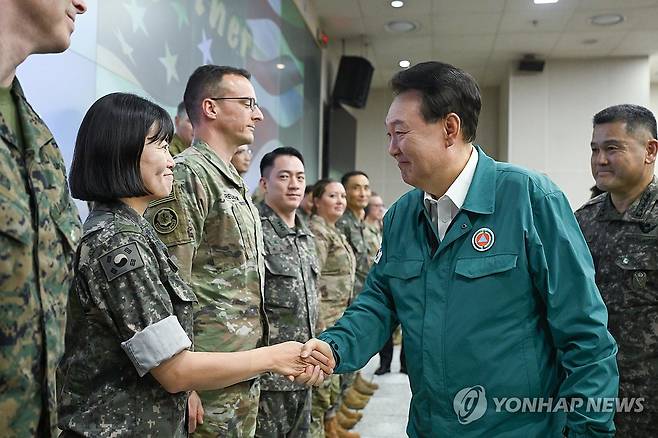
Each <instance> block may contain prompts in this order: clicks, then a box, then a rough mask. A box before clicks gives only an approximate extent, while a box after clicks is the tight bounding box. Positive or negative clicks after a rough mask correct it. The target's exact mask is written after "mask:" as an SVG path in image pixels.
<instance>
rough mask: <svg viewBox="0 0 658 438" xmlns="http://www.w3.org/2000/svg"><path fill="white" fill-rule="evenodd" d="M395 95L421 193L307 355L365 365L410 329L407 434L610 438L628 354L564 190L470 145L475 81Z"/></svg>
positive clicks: (401, 209)
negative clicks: (620, 354)
mask: <svg viewBox="0 0 658 438" xmlns="http://www.w3.org/2000/svg"><path fill="white" fill-rule="evenodd" d="M392 85H393V90H394V92H395V99H394V101H393V103H392V104H391V107H390V109H389V112H388V116H387V118H386V127H387V132H388V137H389V146H388V149H389V153H390V154H391V155H392V156H393V157H394V158H395V159H396V161H397V163H398V167H399V168H400V171H401V174H402V179H403V180H404V181H405V182H407V183H408V184H410V185H413V186H415V187H416V189H415V190H412V191H411V192H409V193H407V194H406V195H404V196H402V198H400V199H399V200H398V201H397V202H396V203H395V204H394V205H393V206H392V207H391V209H390V211H389V212H388V213H387V215H386V217H385V218H384V236H383V242H382V247H381V249H380V252H379V254H378V255H377V256H376V257H375V264H374V265H373V268H372V269H371V271H370V274H369V276H368V279H367V280H366V284H365V287H364V289H363V291H362V292H361V294H359V296H358V297H357V299H356V300H355V302H354V303H353V304H352V305H351V306H350V307H349V308H348V309H347V311H346V312H345V314H344V316H343V317H342V318H341V319H340V320H339V321H338V322H337V323H336V325H335V326H334V327H332V328H330V329H328V330H327V331H325V332H324V333H323V334H322V335H320V337H319V339H320V340H315V339H314V340H311V341H309V342H308V343H307V345H306V346H305V352H304V353H303V355H306V354H309V353H310V352H311V351H312V350H313V349H317V350H320V351H323V352H325V353H326V354H328V353H329V352H333V354H334V357H335V359H336V362H337V363H338V367H337V369H336V371H337V372H338V373H346V372H351V371H354V370H357V369H359V368H361V367H363V366H364V365H365V364H366V363H367V362H368V360H369V359H370V358H371V357H372V356H373V355H374V354H376V353H377V352H378V351H379V350H380V349H381V347H382V345H384V343H385V342H386V340H387V339H388V337H389V336H390V335H391V332H392V331H393V329H394V328H395V326H396V324H397V323H398V322H399V323H400V324H401V325H402V330H403V337H404V347H405V353H406V354H407V370H408V372H409V380H410V382H411V390H412V393H413V397H412V401H411V408H410V415H409V424H408V426H407V433H408V434H409V436H411V437H437V436H446V437H455V436H459V437H462V438H466V437H542V438H543V437H560V436H562V435H563V434H564V435H566V436H569V437H608V436H613V435H614V425H613V415H614V411H615V406H614V404H615V397H616V396H617V388H618V381H619V377H618V372H617V363H616V359H615V355H616V353H617V346H616V344H615V341H614V339H613V338H612V336H611V335H610V334H609V332H608V330H607V328H606V323H607V311H606V308H605V306H604V304H603V301H602V300H601V296H600V294H599V291H598V289H597V288H596V284H595V282H594V268H593V265H592V259H591V256H590V253H589V251H588V249H587V245H586V243H585V241H584V239H583V236H582V234H581V232H580V230H579V228H578V224H577V223H576V220H575V218H574V215H573V213H572V211H571V208H570V207H569V203H568V202H567V199H566V198H565V196H564V194H563V193H562V192H561V191H560V190H559V189H558V188H557V187H556V186H555V184H553V183H552V182H551V181H550V180H549V179H548V178H546V177H544V176H541V175H538V174H536V173H533V172H530V171H528V170H526V169H523V168H520V167H517V166H513V165H510V164H505V163H498V162H496V161H494V160H492V159H491V158H489V157H488V156H487V155H485V154H484V152H482V150H481V149H480V148H479V147H474V146H473V145H472V143H471V142H472V140H473V139H474V138H475V130H476V127H477V118H478V115H479V111H480V105H481V104H480V93H479V89H478V86H477V84H476V83H475V81H474V80H473V79H472V78H471V77H470V76H469V75H468V74H466V73H464V72H463V71H461V70H459V69H457V68H455V67H453V66H450V65H447V64H442V63H438V62H427V63H422V64H418V65H416V66H414V67H412V68H410V69H408V70H403V71H401V72H399V73H398V74H397V75H396V76H395V77H394V78H393V81H392ZM547 411H548V412H547Z"/></svg>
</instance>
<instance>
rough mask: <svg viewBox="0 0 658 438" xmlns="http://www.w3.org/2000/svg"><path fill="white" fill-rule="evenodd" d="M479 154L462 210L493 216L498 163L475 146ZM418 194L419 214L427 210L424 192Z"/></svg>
mask: <svg viewBox="0 0 658 438" xmlns="http://www.w3.org/2000/svg"><path fill="white" fill-rule="evenodd" d="M475 150H476V151H477V153H478V159H477V166H475V173H474V174H473V179H472V181H471V185H470V187H469V188H468V193H467V194H466V199H464V204H463V205H462V210H467V211H470V212H473V213H478V214H491V213H493V212H494V210H495V205H496V162H495V161H494V160H493V159H492V158H490V157H489V156H488V155H487V154H485V153H484V151H483V150H482V148H480V146H475ZM416 191H417V192H418V193H417V194H416V196H417V197H418V202H417V204H418V212H417V213H418V214H422V213H423V212H424V211H426V210H425V208H424V205H423V191H421V190H420V189H416Z"/></svg>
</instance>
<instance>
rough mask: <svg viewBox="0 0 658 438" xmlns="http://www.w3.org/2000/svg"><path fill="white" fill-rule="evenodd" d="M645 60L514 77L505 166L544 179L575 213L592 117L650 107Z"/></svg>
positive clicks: (574, 64) (568, 66) (583, 187)
mask: <svg viewBox="0 0 658 438" xmlns="http://www.w3.org/2000/svg"><path fill="white" fill-rule="evenodd" d="M649 78H650V76H649V59H648V58H647V57H641V58H640V57H638V58H623V59H622V58H616V59H601V60H587V61H585V60H559V61H547V62H546V67H545V69H544V71H543V72H542V73H530V74H522V73H519V72H513V73H512V74H511V76H510V78H509V90H508V93H507V94H508V96H507V97H508V101H509V111H508V116H509V120H508V135H509V142H508V149H507V158H508V161H509V162H511V163H515V164H520V165H522V166H525V167H528V168H531V169H534V170H537V171H539V172H543V173H546V174H548V175H549V176H550V177H551V179H552V180H553V181H554V182H555V183H557V185H558V186H560V188H561V189H562V190H563V191H564V192H565V193H566V195H567V197H568V198H569V201H570V203H571V207H572V208H574V209H576V208H578V207H579V206H580V205H582V203H583V202H585V201H586V200H587V199H588V198H589V187H591V186H592V185H593V184H594V180H593V178H592V176H591V174H590V169H589V155H590V148H589V143H590V140H591V136H592V116H593V115H594V114H596V113H597V112H598V111H600V110H601V109H603V108H605V107H607V106H610V105H615V104H620V103H635V104H638V105H643V106H648V105H649V94H650V93H649V85H650V81H649Z"/></svg>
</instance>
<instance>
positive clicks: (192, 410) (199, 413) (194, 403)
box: [187, 391, 204, 433]
mask: <svg viewBox="0 0 658 438" xmlns="http://www.w3.org/2000/svg"><path fill="white" fill-rule="evenodd" d="M203 414H204V410H203V404H202V403H201V399H200V398H199V394H197V393H196V391H191V392H190V395H189V397H188V398H187V417H188V424H187V431H188V432H189V433H193V432H194V431H195V430H196V425H197V424H203Z"/></svg>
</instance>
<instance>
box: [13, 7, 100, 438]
mask: <svg viewBox="0 0 658 438" xmlns="http://www.w3.org/2000/svg"><path fill="white" fill-rule="evenodd" d="M86 10H87V6H86V4H85V2H84V1H82V0H66V1H65V0H60V1H40V2H25V1H23V0H0V11H1V12H0V310H1V314H2V316H1V317H0V338H1V339H2V341H1V342H0V344H1V346H0V412H1V413H2V415H0V431H2V432H1V433H2V435H3V436H18V437H27V436H39V437H50V436H56V435H57V433H58V432H57V419H56V409H55V398H56V397H55V368H56V367H57V363H58V362H59V360H60V358H61V357H62V353H63V351H64V328H65V324H66V303H67V297H68V291H69V287H70V286H71V281H72V280H73V266H72V262H73V257H74V255H75V247H76V246H77V244H78V240H79V238H80V230H81V225H80V218H79V217H78V211H77V209H76V207H75V204H74V203H73V200H72V199H71V196H70V195H69V192H68V189H67V182H66V170H65V168H64V160H63V159H62V154H61V152H60V150H59V147H58V145H57V143H56V142H55V139H54V138H53V135H52V133H51V132H50V131H49V130H48V127H47V126H46V124H45V123H44V122H43V120H41V118H40V117H39V116H38V114H37V113H36V112H35V111H34V109H32V107H31V106H30V104H29V103H28V101H27V99H26V98H25V95H24V94H23V89H22V88H21V85H20V83H19V81H18V78H17V77H16V68H17V67H18V66H19V65H20V64H21V63H22V62H23V61H24V60H25V59H26V58H27V57H28V56H30V55H32V54H34V53H59V52H63V51H64V50H66V49H67V48H68V47H69V45H70V43H71V33H72V32H73V28H74V25H75V24H74V22H75V18H76V16H77V15H78V14H83V13H84V12H85V11H86Z"/></svg>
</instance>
